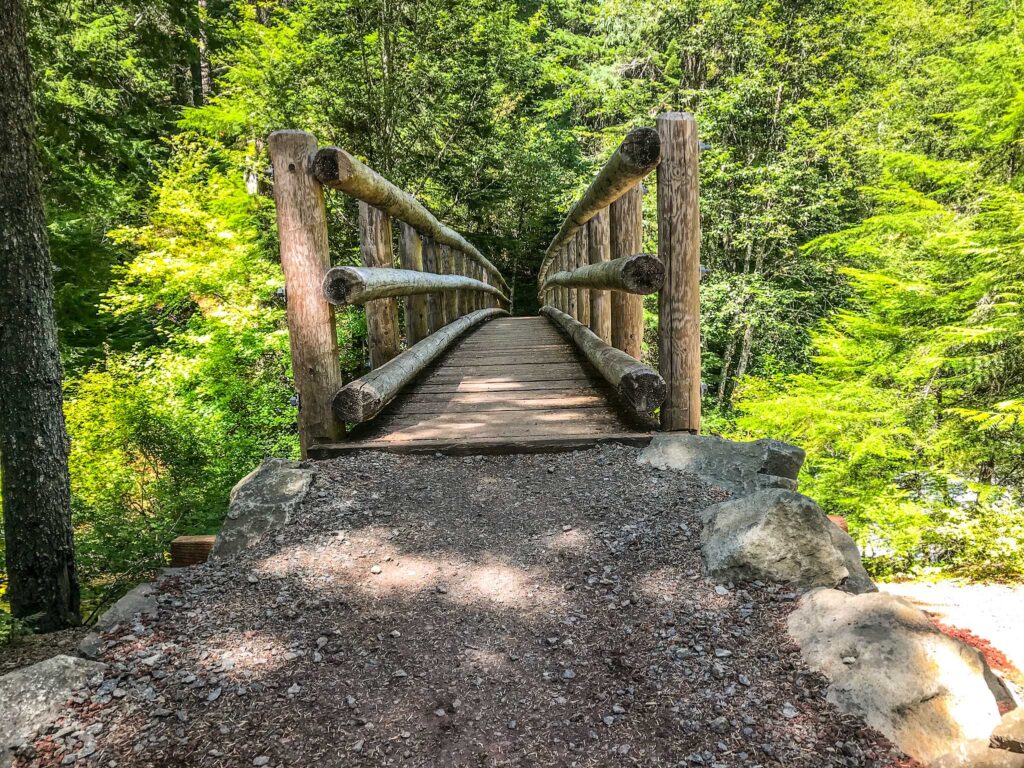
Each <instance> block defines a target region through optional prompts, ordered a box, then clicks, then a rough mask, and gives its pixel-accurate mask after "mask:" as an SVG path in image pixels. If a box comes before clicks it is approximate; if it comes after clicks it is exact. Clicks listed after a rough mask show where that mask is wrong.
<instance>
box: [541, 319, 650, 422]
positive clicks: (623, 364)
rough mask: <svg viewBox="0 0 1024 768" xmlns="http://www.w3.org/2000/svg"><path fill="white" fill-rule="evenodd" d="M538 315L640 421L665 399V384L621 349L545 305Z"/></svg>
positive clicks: (648, 415) (647, 416)
mask: <svg viewBox="0 0 1024 768" xmlns="http://www.w3.org/2000/svg"><path fill="white" fill-rule="evenodd" d="M540 311H541V313H542V314H543V315H545V316H547V317H548V318H550V319H551V321H552V322H553V323H555V325H557V326H558V327H559V328H561V329H562V331H563V332H564V333H565V334H566V336H568V337H569V338H570V339H572V341H573V342H574V343H575V344H576V346H577V347H579V349H580V351H581V352H583V354H584V355H586V357H587V360H589V361H590V363H591V364H592V365H593V366H594V367H595V368H596V369H597V370H598V371H599V372H600V374H601V375H602V376H603V377H604V378H605V380H606V381H607V382H608V383H609V384H611V386H612V387H613V388H614V389H615V391H616V392H617V393H618V395H619V396H620V397H621V398H622V399H623V400H624V401H625V402H626V403H627V404H628V405H629V406H630V407H631V408H633V409H634V411H635V412H636V415H637V416H639V417H640V418H649V417H650V416H651V415H652V414H653V413H654V411H655V410H656V409H657V408H658V407H659V406H660V405H661V403H662V401H663V400H664V399H665V382H664V380H663V379H662V378H661V376H659V375H658V374H657V372H655V371H652V370H651V369H650V368H648V367H647V366H646V365H644V364H643V363H641V362H640V361H639V360H636V359H634V358H632V357H630V356H629V355H627V354H626V353H625V352H623V351H622V350H619V349H616V348H615V347H612V346H609V345H607V344H605V343H604V342H603V341H601V339H599V338H598V337H597V336H596V335H594V332H593V331H591V330H590V329H589V328H587V327H586V326H585V325H583V324H582V323H579V322H577V321H576V320H574V319H573V318H571V317H569V315H567V314H565V313H564V312H560V311H558V310H557V309H555V308H554V307H552V306H550V305H548V306H544V307H541V310H540Z"/></svg>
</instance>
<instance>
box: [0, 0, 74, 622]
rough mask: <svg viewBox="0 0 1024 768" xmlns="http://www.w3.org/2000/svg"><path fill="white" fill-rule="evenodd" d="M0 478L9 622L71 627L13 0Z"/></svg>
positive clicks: (42, 240) (3, 35)
mask: <svg viewBox="0 0 1024 768" xmlns="http://www.w3.org/2000/svg"><path fill="white" fill-rule="evenodd" d="M0 72H3V78H2V84H0V102H2V103H3V104H4V110H3V111H2V112H0V146H2V147H3V148H4V151H3V153H2V154H0V476H2V483H3V487H2V489H0V495H2V498H3V513H4V515H3V516H4V534H5V536H6V547H7V575H8V580H9V588H8V589H9V591H8V595H9V598H10V603H11V613H12V614H13V615H14V616H16V617H18V618H26V617H38V618H37V619H36V620H35V622H34V623H35V624H36V625H37V627H38V628H39V629H42V630H50V629H58V628H61V627H66V626H69V625H73V624H77V623H79V622H80V621H81V617H80V615H79V610H80V605H79V592H78V576H77V574H76V572H75V552H74V544H73V541H72V531H71V491H70V487H69V480H68V437H67V431H66V430H65V427H64V413H63V394H62V392H61V362H60V353H59V351H58V347H57V325H56V322H55V321H54V313H53V276H52V266H51V264H50V253H49V246H48V244H47V240H46V222H45V219H44V217H43V203H42V196H41V193H40V189H39V169H38V165H37V158H36V152H35V115H34V114H33V110H32V76H31V69H30V64H29V58H28V50H27V46H26V43H25V17H24V11H23V8H22V6H21V2H20V0H0Z"/></svg>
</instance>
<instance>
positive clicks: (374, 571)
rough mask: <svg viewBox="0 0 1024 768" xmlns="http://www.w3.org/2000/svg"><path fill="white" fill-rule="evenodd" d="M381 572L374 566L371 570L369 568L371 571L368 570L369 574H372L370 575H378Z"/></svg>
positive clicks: (378, 567) (377, 566)
mask: <svg viewBox="0 0 1024 768" xmlns="http://www.w3.org/2000/svg"><path fill="white" fill-rule="evenodd" d="M381 570H382V569H381V567H380V566H379V565H375V566H373V568H371V569H370V573H372V574H378V573H380V572H381Z"/></svg>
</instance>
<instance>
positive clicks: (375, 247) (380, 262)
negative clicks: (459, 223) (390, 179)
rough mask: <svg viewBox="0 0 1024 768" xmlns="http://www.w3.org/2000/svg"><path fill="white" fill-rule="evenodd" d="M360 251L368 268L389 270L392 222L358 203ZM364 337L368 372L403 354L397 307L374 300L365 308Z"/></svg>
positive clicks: (392, 303)
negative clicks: (367, 355)
mask: <svg viewBox="0 0 1024 768" xmlns="http://www.w3.org/2000/svg"><path fill="white" fill-rule="evenodd" d="M359 250H360V251H361V253H362V256H363V264H365V265H366V266H367V267H383V268H386V269H390V268H391V265H392V263H393V261H394V259H393V253H392V251H391V220H390V219H389V218H388V217H387V215H386V214H385V213H383V212H382V211H379V210H378V209H376V208H374V207H373V206H371V205H368V204H367V203H364V202H362V201H360V203H359ZM366 336H367V342H368V343H369V345H370V368H380V367H381V366H382V365H384V363H386V362H387V361H388V360H390V359H391V358H393V357H395V356H396V355H397V354H398V353H399V352H401V351H402V340H401V335H400V334H399V332H398V304H397V303H396V302H395V300H394V299H391V298H388V299H375V300H373V301H369V302H367V304H366Z"/></svg>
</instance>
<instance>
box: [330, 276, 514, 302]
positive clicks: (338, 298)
mask: <svg viewBox="0 0 1024 768" xmlns="http://www.w3.org/2000/svg"><path fill="white" fill-rule="evenodd" d="M435 291H445V292H455V293H456V294H460V295H461V294H462V293H465V294H466V296H467V297H468V296H469V295H470V294H471V293H472V292H475V291H485V292H487V293H495V294H498V295H499V296H500V295H501V292H500V291H499V290H498V289H497V288H495V287H493V286H490V285H487V284H486V283H482V282H480V281H479V280H474V279H473V278H471V277H464V276H462V275H434V274H430V273H427V272H416V271H413V270H410V269H391V268H389V267H334V268H333V269H331V271H330V272H328V273H327V276H326V277H325V278H324V296H326V297H327V300H328V301H329V302H331V303H332V304H364V303H366V302H367V301H372V300H374V299H387V298H392V297H395V296H422V295H423V294H425V293H432V292H435ZM467 301H468V298H467Z"/></svg>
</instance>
